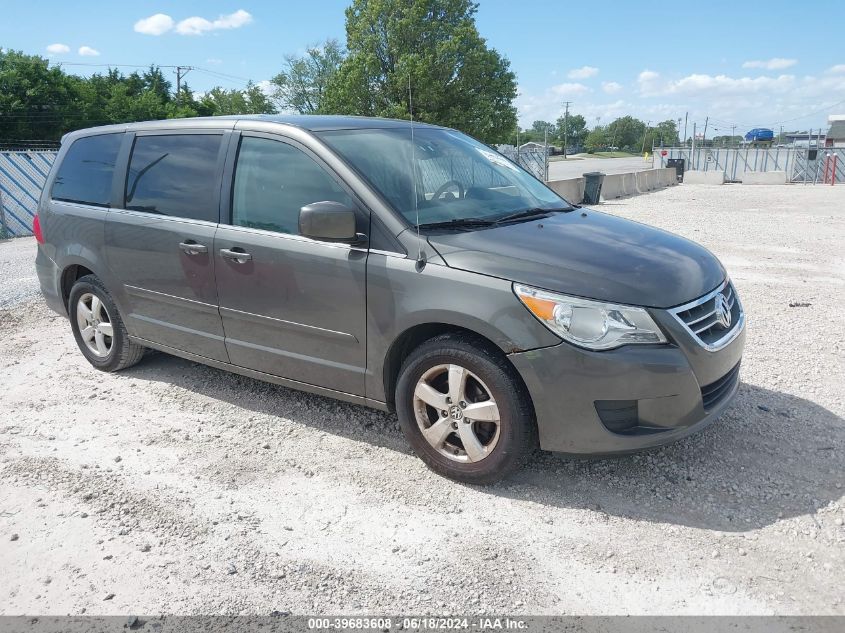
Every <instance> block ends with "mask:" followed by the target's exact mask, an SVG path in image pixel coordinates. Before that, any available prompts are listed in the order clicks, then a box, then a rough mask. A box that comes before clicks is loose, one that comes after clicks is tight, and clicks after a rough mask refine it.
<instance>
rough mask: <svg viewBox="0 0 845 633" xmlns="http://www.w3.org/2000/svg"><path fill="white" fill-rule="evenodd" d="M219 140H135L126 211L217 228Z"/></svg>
mask: <svg viewBox="0 0 845 633" xmlns="http://www.w3.org/2000/svg"><path fill="white" fill-rule="evenodd" d="M222 138H223V137H222V136H220V135H219V134H170V135H166V136H139V137H137V138H136V139H135V147H134V148H133V149H132V158H131V159H130V161H129V174H128V175H127V178H126V208H127V209H131V210H133V211H146V212H148V213H161V214H162V215H171V216H176V217H180V218H191V219H194V220H207V221H209V222H217V217H218V211H217V193H216V192H217V191H218V188H217V187H215V181H216V179H217V178H216V174H217V154H218V152H219V150H220V142H221V139H222Z"/></svg>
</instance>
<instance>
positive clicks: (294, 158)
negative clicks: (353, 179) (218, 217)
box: [232, 136, 352, 234]
mask: <svg viewBox="0 0 845 633" xmlns="http://www.w3.org/2000/svg"><path fill="white" fill-rule="evenodd" d="M314 202H340V203H341V204H344V205H347V206H352V199H351V198H350V197H349V195H348V194H347V193H346V192H345V191H344V190H343V189H342V188H341V187H340V185H339V184H338V183H337V181H335V179H334V178H332V177H331V176H330V175H329V173H328V172H326V170H325V169H323V168H322V167H321V166H320V165H319V164H317V162H315V161H314V159H312V158H311V157H310V156H308V155H307V154H306V153H305V152H303V151H302V150H300V149H297V148H296V147H293V146H292V145H288V144H287V143H282V142H280V141H274V140H271V139H266V138H257V137H251V136H247V137H244V138H243V140H242V141H241V147H240V150H239V151H238V162H237V166H236V167H235V183H234V188H233V192H232V224H234V225H235V226H246V227H250V228H254V229H264V230H266V231H276V232H277V233H290V234H298V233H299V210H300V209H301V208H302V207H304V206H306V205H309V204H313V203H314Z"/></svg>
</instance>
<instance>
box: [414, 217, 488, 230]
mask: <svg viewBox="0 0 845 633" xmlns="http://www.w3.org/2000/svg"><path fill="white" fill-rule="evenodd" d="M495 223H496V222H495V221H493V220H485V219H484V218H455V219H454V220H444V221H443V222H426V223H424V224H420V228H421V229H463V228H473V227H479V226H491V225H493V224H495Z"/></svg>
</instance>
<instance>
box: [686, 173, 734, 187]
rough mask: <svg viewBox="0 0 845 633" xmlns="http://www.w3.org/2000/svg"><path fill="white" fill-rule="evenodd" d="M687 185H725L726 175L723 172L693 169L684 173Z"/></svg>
mask: <svg viewBox="0 0 845 633" xmlns="http://www.w3.org/2000/svg"><path fill="white" fill-rule="evenodd" d="M684 184H685V185H724V184H725V173H724V172H721V171H701V170H695V169H691V170H689V171H687V172H684Z"/></svg>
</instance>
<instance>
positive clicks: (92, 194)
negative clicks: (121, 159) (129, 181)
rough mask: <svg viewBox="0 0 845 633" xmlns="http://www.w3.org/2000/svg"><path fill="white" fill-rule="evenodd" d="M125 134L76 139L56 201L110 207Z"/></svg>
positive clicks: (62, 170) (63, 169)
mask: <svg viewBox="0 0 845 633" xmlns="http://www.w3.org/2000/svg"><path fill="white" fill-rule="evenodd" d="M122 140H123V134H122V133H120V134H99V135H97V136H83V137H82V138H78V139H76V140H75V141H74V142H73V144H72V145H71V146H70V148H69V149H68V151H67V154H65V157H64V160H62V164H61V165H60V166H59V171H58V173H57V174H56V180H55V181H53V189H52V192H51V196H52V198H53V199H54V200H63V201H65V202H79V203H82V204H91V205H95V206H98V207H107V206H109V203H110V201H111V186H112V177H113V176H114V165H115V162H116V161H117V153H118V151H119V150H120V143H121V141H122Z"/></svg>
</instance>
